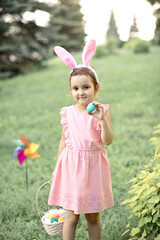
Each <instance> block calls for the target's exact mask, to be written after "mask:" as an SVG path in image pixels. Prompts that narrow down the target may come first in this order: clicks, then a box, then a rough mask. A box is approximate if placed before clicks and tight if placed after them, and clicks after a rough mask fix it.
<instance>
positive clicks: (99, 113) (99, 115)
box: [88, 101, 105, 120]
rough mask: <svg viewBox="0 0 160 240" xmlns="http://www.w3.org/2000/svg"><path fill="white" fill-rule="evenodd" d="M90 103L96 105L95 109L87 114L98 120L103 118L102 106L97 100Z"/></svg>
mask: <svg viewBox="0 0 160 240" xmlns="http://www.w3.org/2000/svg"><path fill="white" fill-rule="evenodd" d="M92 103H93V104H94V105H96V111H95V112H93V113H88V114H89V115H92V116H94V117H96V118H98V119H99V120H104V119H105V116H104V108H103V106H102V104H101V103H99V102H95V101H94V102H92Z"/></svg>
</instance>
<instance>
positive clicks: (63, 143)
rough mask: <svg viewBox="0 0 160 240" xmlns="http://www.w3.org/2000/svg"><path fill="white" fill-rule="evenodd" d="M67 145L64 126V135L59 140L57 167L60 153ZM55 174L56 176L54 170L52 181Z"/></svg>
mask: <svg viewBox="0 0 160 240" xmlns="http://www.w3.org/2000/svg"><path fill="white" fill-rule="evenodd" d="M65 146H66V143H65V136H64V132H63V128H62V136H61V140H60V142H59V148H58V158H57V163H56V167H57V164H58V160H59V157H60V155H61V153H62V151H63V149H64V148H65ZM56 167H55V168H56ZM53 176H54V171H53V174H52V178H51V180H50V181H52V179H53Z"/></svg>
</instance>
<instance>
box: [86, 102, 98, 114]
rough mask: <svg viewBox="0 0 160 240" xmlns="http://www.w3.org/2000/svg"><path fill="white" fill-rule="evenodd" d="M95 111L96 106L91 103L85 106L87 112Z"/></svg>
mask: <svg viewBox="0 0 160 240" xmlns="http://www.w3.org/2000/svg"><path fill="white" fill-rule="evenodd" d="M95 109H96V105H95V104H93V103H92V102H91V103H89V104H88V105H87V112H88V113H92V112H93V111H94V110H95Z"/></svg>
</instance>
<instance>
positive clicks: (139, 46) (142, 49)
mask: <svg viewBox="0 0 160 240" xmlns="http://www.w3.org/2000/svg"><path fill="white" fill-rule="evenodd" d="M124 48H126V49H130V50H132V51H133V52H134V53H147V52H149V42H147V41H144V40H140V39H134V40H130V41H128V42H127V43H125V44H124Z"/></svg>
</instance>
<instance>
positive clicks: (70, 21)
mask: <svg viewBox="0 0 160 240" xmlns="http://www.w3.org/2000/svg"><path fill="white" fill-rule="evenodd" d="M51 22H53V25H52V26H53V35H54V44H56V45H60V46H62V47H64V48H66V49H67V50H68V51H77V50H81V49H82V46H83V45H84V37H85V33H84V22H83V15H82V13H81V6H80V4H79V0H59V1H58V4H56V5H55V6H54V11H53V16H52V18H51Z"/></svg>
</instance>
